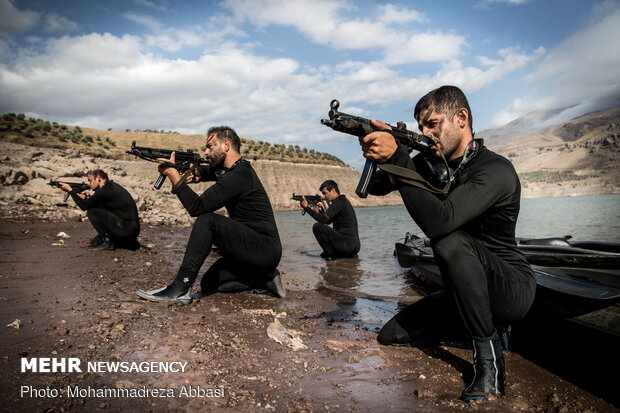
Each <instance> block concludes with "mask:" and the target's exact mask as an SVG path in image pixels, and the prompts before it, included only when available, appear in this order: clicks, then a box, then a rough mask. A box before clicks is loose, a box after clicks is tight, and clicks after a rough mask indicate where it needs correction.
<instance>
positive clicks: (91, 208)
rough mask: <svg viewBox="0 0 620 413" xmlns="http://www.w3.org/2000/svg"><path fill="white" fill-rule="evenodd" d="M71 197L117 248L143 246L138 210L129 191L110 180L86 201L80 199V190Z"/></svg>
mask: <svg viewBox="0 0 620 413" xmlns="http://www.w3.org/2000/svg"><path fill="white" fill-rule="evenodd" d="M71 197H72V198H73V200H74V201H75V204H76V205H77V206H78V207H79V208H80V209H82V210H83V211H86V215H87V216H88V219H89V221H90V223H91V224H92V225H93V227H94V228H95V230H96V231H97V234H98V235H99V236H101V237H104V236H108V237H109V238H110V239H111V240H112V242H113V243H114V245H115V246H117V247H121V248H130V249H136V248H137V247H139V244H138V241H137V237H138V235H139V234H140V221H139V219H138V208H136V203H135V201H134V200H133V198H132V197H131V195H130V194H129V192H127V190H126V189H125V188H123V187H122V186H120V185H119V184H117V183H116V182H113V181H110V180H108V181H106V182H105V184H103V186H102V187H101V188H99V189H97V190H96V191H94V193H93V194H92V195H91V196H90V197H88V198H86V199H82V198H80V197H79V196H78V194H77V192H76V191H72V192H71Z"/></svg>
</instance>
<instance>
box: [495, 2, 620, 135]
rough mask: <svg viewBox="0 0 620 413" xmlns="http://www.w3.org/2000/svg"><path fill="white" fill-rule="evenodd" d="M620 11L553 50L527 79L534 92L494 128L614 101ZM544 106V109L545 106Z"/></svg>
mask: <svg viewBox="0 0 620 413" xmlns="http://www.w3.org/2000/svg"><path fill="white" fill-rule="evenodd" d="M618 38H620V9H619V8H618V6H617V4H616V9H615V10H613V11H611V12H610V13H608V14H607V15H606V16H605V17H604V18H603V19H602V20H600V21H598V22H596V23H595V24H593V25H591V26H589V27H587V28H584V29H582V30H580V31H578V32H577V33H575V34H573V35H572V36H570V37H569V38H567V39H566V40H564V41H563V42H562V43H560V44H559V45H558V46H557V47H556V48H554V49H553V50H551V51H550V52H549V53H548V54H547V55H546V56H545V58H544V59H542V61H541V62H540V64H539V65H538V66H537V67H536V69H535V70H534V71H533V72H532V73H530V74H529V75H527V76H526V77H525V81H526V82H527V83H529V85H530V86H531V90H534V91H535V92H533V93H530V94H529V95H527V96H523V97H521V98H519V99H516V100H515V101H514V102H512V104H511V105H510V106H509V107H507V108H506V109H504V110H503V111H502V112H500V113H499V114H498V115H497V116H496V118H495V120H494V122H493V123H494V124H501V123H504V122H505V121H506V120H513V119H515V118H516V117H519V116H522V115H524V114H526V113H528V112H531V111H533V110H537V109H542V108H562V107H568V106H575V105H582V104H583V102H589V103H588V105H589V106H592V107H595V106H596V107H598V108H599V109H598V110H600V109H602V108H604V106H605V104H609V102H611V101H613V99H611V100H610V99H607V98H604V99H603V98H601V100H600V103H599V104H595V103H594V102H593V99H594V100H596V98H595V97H596V96H599V97H604V96H607V93H606V92H608V91H609V90H618V86H619V85H620V71H619V70H618V68H619V67H620V48H618V45H617V39H618ZM542 102H544V105H543V103H542Z"/></svg>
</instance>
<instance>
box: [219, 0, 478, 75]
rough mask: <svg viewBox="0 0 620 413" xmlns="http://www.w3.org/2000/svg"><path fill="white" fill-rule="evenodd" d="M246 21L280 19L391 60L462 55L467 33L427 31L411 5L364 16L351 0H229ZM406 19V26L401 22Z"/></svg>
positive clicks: (318, 37)
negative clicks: (355, 10) (356, 13)
mask: <svg viewBox="0 0 620 413" xmlns="http://www.w3.org/2000/svg"><path fill="white" fill-rule="evenodd" d="M224 5H225V7H227V8H229V9H230V10H231V12H233V13H234V15H235V17H236V18H237V19H238V20H240V21H246V20H247V21H250V22H251V23H252V24H254V25H256V26H258V27H262V28H265V27H267V26H269V25H272V24H276V25H282V26H288V27H293V28H296V29H297V30H298V31H299V32H300V33H303V34H304V35H306V36H308V37H309V38H310V39H312V41H314V42H316V43H319V44H324V45H328V46H331V47H333V48H335V49H340V50H372V49H375V50H376V51H377V53H378V54H380V55H383V56H385V58H386V59H387V61H388V62H389V63H390V64H402V63H408V62H416V61H424V62H434V61H441V60H445V59H450V58H454V57H457V56H458V55H460V54H461V53H462V48H463V47H464V46H465V45H466V42H465V36H463V35H458V34H454V33H448V34H445V33H441V32H439V31H434V32H431V31H429V30H426V31H424V30H421V29H419V28H418V27H417V26H419V25H413V28H414V29H415V30H414V31H411V30H409V29H408V28H409V27H410V26H411V25H407V24H405V23H410V22H412V21H415V22H418V23H429V20H428V19H427V18H426V17H425V16H424V15H422V14H421V13H419V12H417V11H415V10H410V9H407V8H405V7H396V6H393V5H385V6H381V7H380V8H379V10H378V11H377V15H376V16H369V17H367V18H364V19H360V18H357V17H353V16H352V13H347V12H348V11H351V10H352V9H353V6H352V5H351V3H349V2H346V1H329V0H301V1H295V2H291V1H286V0H261V1H257V0H229V1H227V2H226V3H224ZM395 23H402V24H403V26H404V28H403V27H401V25H399V24H395Z"/></svg>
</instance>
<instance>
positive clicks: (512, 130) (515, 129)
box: [476, 109, 562, 147]
mask: <svg viewBox="0 0 620 413" xmlns="http://www.w3.org/2000/svg"><path fill="white" fill-rule="evenodd" d="M560 112H562V109H555V110H538V111H535V112H531V113H528V114H527V115H525V116H522V117H520V118H518V119H515V120H513V121H512V122H510V123H507V124H506V125H504V126H500V127H498V128H493V129H485V130H483V131H480V132H476V138H482V139H484V142H485V144H486V145H487V146H488V147H501V146H505V145H508V144H510V143H512V142H515V141H517V140H519V139H521V138H522V137H524V136H525V135H527V134H528V133H531V132H535V131H536V130H537V129H539V128H537V126H538V125H539V124H540V123H542V122H543V121H544V120H545V119H548V118H550V117H553V116H554V115H557V114H558V113H560Z"/></svg>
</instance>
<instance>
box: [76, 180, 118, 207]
mask: <svg viewBox="0 0 620 413" xmlns="http://www.w3.org/2000/svg"><path fill="white" fill-rule="evenodd" d="M70 194H71V198H73V201H75V204H76V205H77V206H78V207H79V208H80V209H81V210H82V211H86V210H88V209H91V208H95V207H98V206H100V205H101V204H104V203H106V202H110V201H111V198H112V196H113V191H112V187H111V186H110V183H106V184H105V185H104V186H103V187H101V188H99V189H98V190H97V191H95V192H94V193H93V194H92V195H91V196H89V197H88V198H86V199H82V198H80V197H79V196H78V193H77V192H76V191H71V192H70Z"/></svg>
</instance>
